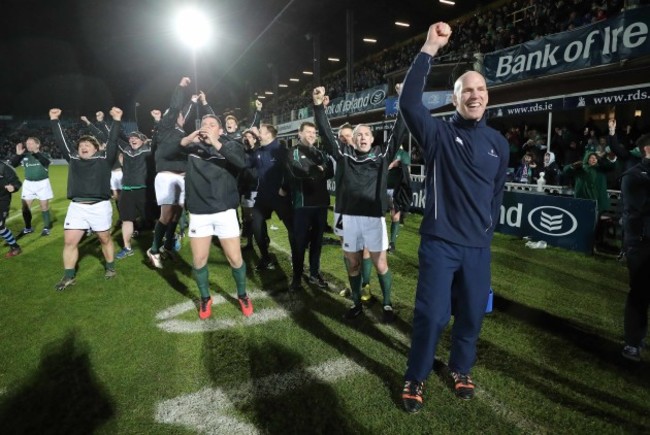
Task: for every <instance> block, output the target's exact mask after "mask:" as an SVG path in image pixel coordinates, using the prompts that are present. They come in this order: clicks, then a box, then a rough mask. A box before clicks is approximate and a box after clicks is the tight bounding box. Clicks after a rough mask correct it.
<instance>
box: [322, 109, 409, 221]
mask: <svg viewBox="0 0 650 435" xmlns="http://www.w3.org/2000/svg"><path fill="white" fill-rule="evenodd" d="M314 120H315V121H316V126H317V127H318V131H319V132H320V135H321V138H322V139H323V144H324V145H325V149H326V150H327V152H328V153H329V154H330V155H331V156H332V157H333V158H334V160H335V161H336V170H337V175H340V177H341V178H340V179H337V180H336V182H337V186H336V190H337V193H336V212H337V213H341V214H346V215H351V216H369V217H382V216H384V213H385V212H386V210H387V209H388V197H387V195H386V189H387V187H386V186H387V178H388V176H387V175H388V165H389V164H390V162H392V161H393V157H394V156H395V152H396V151H397V147H398V146H399V144H400V142H401V141H402V138H403V137H405V135H406V126H405V125H404V121H403V119H402V117H401V116H398V118H397V121H396V122H395V125H394V126H393V130H392V132H391V135H390V138H389V139H388V141H387V143H386V144H385V145H382V146H373V147H372V148H371V149H370V151H369V152H367V153H358V152H357V151H356V150H354V149H353V148H352V147H350V146H348V145H344V144H341V143H339V141H338V140H337V139H336V137H335V136H334V133H333V132H332V127H331V126H330V123H329V120H328V119H327V115H326V114H325V108H324V107H323V105H322V104H321V105H317V106H314ZM339 171H340V173H339ZM339 183H340V185H338V184H339Z"/></svg>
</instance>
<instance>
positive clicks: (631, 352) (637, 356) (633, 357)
mask: <svg viewBox="0 0 650 435" xmlns="http://www.w3.org/2000/svg"><path fill="white" fill-rule="evenodd" d="M621 355H622V356H623V358H625V359H629V360H630V361H634V362H640V361H641V346H630V345H628V344H626V345H625V347H624V348H623V350H622V351H621Z"/></svg>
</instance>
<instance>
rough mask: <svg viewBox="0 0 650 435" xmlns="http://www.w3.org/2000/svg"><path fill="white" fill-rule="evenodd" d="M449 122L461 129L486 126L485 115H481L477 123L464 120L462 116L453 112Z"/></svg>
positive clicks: (471, 120)
mask: <svg viewBox="0 0 650 435" xmlns="http://www.w3.org/2000/svg"><path fill="white" fill-rule="evenodd" d="M451 122H453V123H454V124H456V125H458V126H459V127H463V128H476V127H485V125H486V123H485V114H483V117H482V118H481V119H479V120H478V121H474V120H473V119H465V118H463V117H462V116H460V113H458V112H455V113H454V115H453V116H452V117H451Z"/></svg>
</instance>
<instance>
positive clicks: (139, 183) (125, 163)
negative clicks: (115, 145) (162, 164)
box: [119, 142, 153, 190]
mask: <svg viewBox="0 0 650 435" xmlns="http://www.w3.org/2000/svg"><path fill="white" fill-rule="evenodd" d="M119 148H120V151H122V156H123V159H122V173H123V175H122V190H136V189H144V188H146V187H147V179H148V177H147V175H148V174H147V171H148V168H149V167H150V166H151V165H150V163H149V160H150V159H151V158H153V156H152V152H151V145H150V144H149V143H148V142H145V143H144V144H142V146H141V147H140V148H138V149H134V148H132V147H131V145H129V144H126V145H123V144H120V145H119Z"/></svg>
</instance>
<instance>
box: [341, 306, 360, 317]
mask: <svg viewBox="0 0 650 435" xmlns="http://www.w3.org/2000/svg"><path fill="white" fill-rule="evenodd" d="M362 312H363V305H361V304H359V305H352V306H351V307H350V309H349V310H347V311H346V312H345V314H344V315H343V317H344V318H345V319H348V320H352V319H356V318H357V317H359V315H360V314H361V313H362Z"/></svg>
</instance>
